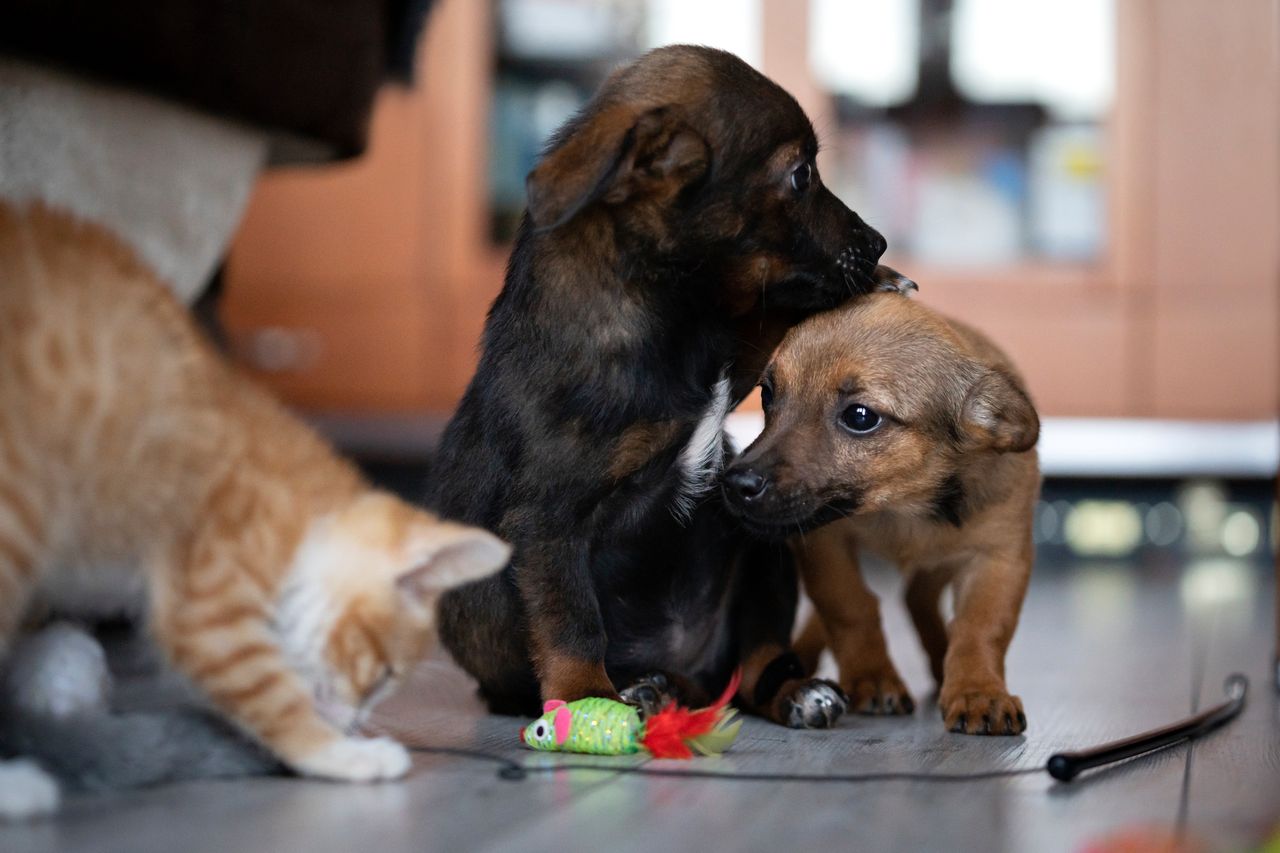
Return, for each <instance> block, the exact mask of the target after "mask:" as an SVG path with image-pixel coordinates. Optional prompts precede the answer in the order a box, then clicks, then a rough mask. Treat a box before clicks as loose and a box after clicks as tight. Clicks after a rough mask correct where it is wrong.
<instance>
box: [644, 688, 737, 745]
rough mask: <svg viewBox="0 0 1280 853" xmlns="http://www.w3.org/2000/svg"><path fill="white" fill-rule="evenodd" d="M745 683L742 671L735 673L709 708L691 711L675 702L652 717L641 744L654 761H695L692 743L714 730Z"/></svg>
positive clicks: (646, 723) (646, 725)
mask: <svg viewBox="0 0 1280 853" xmlns="http://www.w3.org/2000/svg"><path fill="white" fill-rule="evenodd" d="M741 680H742V672H741V671H735V672H734V673H733V678H731V679H729V686H728V687H726V688H725V690H724V693H722V694H721V695H720V698H719V699H717V700H716V701H715V703H714V704H712V705H709V706H708V707H706V708H699V709H698V710H696V711H695V710H691V709H689V708H683V707H681V706H680V705H677V704H675V703H674V702H673V703H671V704H670V705H668V706H667V707H665V708H663V709H662V710H661V711H659V712H658V713H656V714H654V715H653V716H652V717H650V718H649V719H648V720H647V721H646V722H645V726H644V736H643V737H641V738H640V744H641V745H642V746H643V747H644V748H645V749H647V750H648V751H649V754H651V755H652V756H653V757H654V758H692V757H693V750H691V749H689V744H688V743H687V741H689V740H690V739H691V738H696V737H698V736H700V735H705V734H706V733H707V732H709V731H711V730H712V729H713V728H715V726H716V723H718V722H720V718H721V716H722V715H723V713H724V709H725V706H727V705H728V704H729V700H730V699H732V698H733V695H734V694H735V693H737V692H738V683H739V682H740V681H741Z"/></svg>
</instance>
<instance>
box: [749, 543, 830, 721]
mask: <svg viewBox="0 0 1280 853" xmlns="http://www.w3.org/2000/svg"><path fill="white" fill-rule="evenodd" d="M739 563H740V565H739V572H738V589H737V596H736V601H735V608H736V612H735V614H734V618H735V620H736V621H737V625H738V636H739V638H740V643H741V646H740V649H741V651H740V655H741V658H740V659H741V661H742V683H741V684H740V685H739V687H738V701H739V704H741V705H742V706H743V707H744V708H746V709H747V710H750V711H751V712H753V713H755V714H759V715H760V716H762V717H765V718H767V719H770V720H773V721H774V722H775V723H781V724H782V725H784V726H790V727H792V728H796V729H825V728H830V727H831V726H833V725H835V722H836V720H838V719H840V717H841V716H842V715H843V714H844V712H845V709H846V708H847V706H848V700H847V698H846V697H845V696H844V694H843V692H842V691H841V690H840V688H839V687H837V686H836V685H835V684H832V683H831V682H830V681H827V680H826V679H822V678H809V677H807V675H806V674H805V669H804V666H803V665H802V664H801V663H800V659H799V658H798V657H797V656H796V654H795V652H793V651H791V646H790V640H791V629H792V626H793V625H794V623H795V613H796V604H797V599H798V590H797V582H796V574H795V566H794V564H793V563H792V559H791V555H790V554H789V553H787V552H786V550H785V548H782V547H777V546H773V545H764V544H755V543H753V544H751V545H748V546H747V548H746V553H744V554H743V555H742V558H741V559H740V561H739Z"/></svg>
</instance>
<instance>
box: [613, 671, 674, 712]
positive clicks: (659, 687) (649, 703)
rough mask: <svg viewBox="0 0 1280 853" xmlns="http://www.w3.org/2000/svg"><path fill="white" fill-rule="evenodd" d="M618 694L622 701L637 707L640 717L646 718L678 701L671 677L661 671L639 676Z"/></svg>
mask: <svg viewBox="0 0 1280 853" xmlns="http://www.w3.org/2000/svg"><path fill="white" fill-rule="evenodd" d="M619 695H620V696H621V697H622V701H623V702H626V703H627V704H628V705H633V706H635V707H636V708H638V709H639V711H640V717H641V719H648V718H649V717H651V716H653V715H654V714H656V713H658V712H659V711H661V710H662V709H663V708H665V707H667V706H668V705H670V704H671V703H673V702H676V701H678V697H677V696H676V693H675V689H674V688H673V687H672V685H671V679H669V678H667V676H666V675H665V674H664V673H661V672H651V673H649V674H647V675H643V676H641V677H640V678H639V679H637V680H636V682H635V683H634V684H632V685H631V686H630V687H627V688H626V689H624V690H623V691H622V692H621V693H620V694H619Z"/></svg>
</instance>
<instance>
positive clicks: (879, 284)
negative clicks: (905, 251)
mask: <svg viewBox="0 0 1280 853" xmlns="http://www.w3.org/2000/svg"><path fill="white" fill-rule="evenodd" d="M871 278H872V280H873V281H874V282H875V290H876V291H877V292H880V293H898V294H901V295H903V296H910V295H911V291H913V290H919V289H920V288H919V286H918V285H917V284H916V283H915V282H914V281H912V280H911V279H909V278H907V277H906V276H905V275H903V274H902V273H900V272H898V271H897V270H895V269H894V268H893V267H887V266H885V265H884V264H878V265H877V266H876V268H875V270H874V271H873V272H872V273H871Z"/></svg>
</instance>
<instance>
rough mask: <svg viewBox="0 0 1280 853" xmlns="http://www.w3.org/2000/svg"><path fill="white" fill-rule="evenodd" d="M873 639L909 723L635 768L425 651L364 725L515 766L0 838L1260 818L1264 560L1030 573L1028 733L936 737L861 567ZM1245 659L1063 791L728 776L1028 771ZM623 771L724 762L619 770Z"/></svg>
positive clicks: (422, 760)
mask: <svg viewBox="0 0 1280 853" xmlns="http://www.w3.org/2000/svg"><path fill="white" fill-rule="evenodd" d="M871 583H872V586H873V587H874V588H875V589H877V590H878V591H879V592H881V593H882V594H883V597H884V600H885V602H886V603H885V606H884V613H885V623H886V628H887V631H888V634H889V641H890V647H891V653H892V654H893V656H894V658H895V661H896V662H897V663H898V665H899V667H900V669H901V671H902V673H903V675H904V677H905V678H906V679H907V681H908V683H909V685H910V686H911V688H912V690H913V691H914V692H915V694H916V697H917V699H918V700H920V701H919V705H920V707H919V709H918V710H917V711H916V713H915V714H914V715H913V716H911V717H906V718H874V717H860V716H854V717H848V718H846V719H845V720H842V721H841V723H840V724H839V726H838V727H837V728H835V729H833V730H831V731H791V730H787V729H783V728H780V727H777V726H773V725H770V724H767V723H764V722H762V721H759V720H754V719H753V720H748V721H747V722H746V724H745V726H744V727H743V730H742V734H741V736H740V737H739V740H738V742H737V743H736V744H735V745H734V747H733V750H732V751H731V752H730V753H729V754H728V755H726V756H724V757H722V758H719V759H699V760H697V761H692V762H671V761H666V762H655V761H650V760H648V759H646V758H644V757H643V756H634V757H628V758H624V759H601V758H592V757H589V756H560V755H551V754H543V753H533V752H530V751H528V750H525V749H523V748H522V747H521V746H520V744H519V743H518V740H517V732H518V729H519V726H520V725H522V724H523V723H524V722H526V721H524V720H518V719H515V718H510V717H494V716H490V715H487V714H485V713H484V710H483V708H482V707H481V706H480V704H479V702H478V701H477V700H476V699H475V698H474V689H473V687H472V685H471V683H470V682H469V680H468V679H467V678H466V677H465V676H464V675H463V674H462V673H461V672H459V671H458V670H457V669H456V667H454V666H453V665H452V664H449V663H448V662H447V661H444V660H442V659H438V660H434V661H432V662H430V663H428V664H427V665H426V666H425V667H424V668H423V669H422V670H421V671H420V672H419V673H417V675H416V677H415V679H414V681H413V683H412V684H411V685H410V686H409V688H408V689H407V690H406V691H405V692H404V693H403V694H402V695H400V696H398V697H396V698H395V699H393V700H391V702H389V703H388V704H387V705H386V706H384V707H383V708H381V709H379V713H378V715H377V717H376V723H377V725H378V726H379V727H380V728H382V729H385V730H387V731H389V732H392V733H394V734H396V735H397V736H399V737H401V738H403V739H405V740H406V741H408V742H410V743H412V744H417V745H427V746H430V745H435V746H447V747H462V748H467V749H474V750H481V751H484V752H485V753H487V754H490V755H492V756H497V757H499V758H505V759H509V760H515V761H518V762H521V763H523V764H525V765H527V766H530V767H534V766H537V767H548V766H555V765H558V764H562V763H566V762H568V763H572V764H574V765H584V764H585V765H594V766H597V767H599V768H600V769H576V770H565V771H559V772H552V773H545V774H544V773H531V774H530V775H529V777H528V778H526V779H525V780H524V781H507V780H504V779H501V778H499V777H498V775H497V772H496V771H497V767H498V765H497V764H495V763H494V762H492V761H486V760H482V759H477V758H474V757H458V756H448V755H437V754H431V753H418V754H417V755H416V756H415V767H414V772H413V775H412V776H411V777H410V778H409V779H408V780H407V781H406V782H405V783H403V784H387V785H379V786H369V787H361V786H342V785H329V784H323V783H317V782H307V781H300V780H290V779H249V780H239V781H227V782H205V783H192V784H186V785H175V786H170V787H167V788H161V789H156V790H149V791H134V792H124V793H115V794H105V795H94V796H77V797H72V798H70V800H69V801H68V803H67V805H66V808H65V810H64V812H63V814H62V815H61V816H60V817H59V818H58V819H57V820H54V821H48V822H44V823H35V824H29V825H20V826H4V827H0V851H4V853H27V851H31V853H46V851H48V853H52V851H86V853H116V851H119V853H150V851H165V853H169V851H176V853H205V851H209V853H213V851H218V853H234V851H242V850H243V851H259V850H262V851H291V850H306V851H309V853H327V851H356V853H361V851H365V850H367V851H369V853H373V851H375V850H376V851H377V853H394V851H400V850H412V851H431V850H442V851H469V850H479V851H522V853H525V851H543V850H545V851H555V853H565V851H574V850H590V851H593V853H600V851H607V853H615V851H629V850H636V851H641V850H643V851H646V853H653V851H657V852H658V853H675V851H684V850H698V851H702V850H722V849H723V850H735V851H736V850H744V851H751V850H760V851H766V850H767V851H777V850H779V849H784V850H824V851H827V850H833V849H838V850H845V849H857V850H903V851H908V850H909V851H919V850H947V851H969V850H973V851H978V850H981V851H999V850H1007V851H1037V853H1039V851H1049V853H1052V851H1076V850H1081V849H1082V848H1083V847H1084V846H1085V845H1086V844H1087V843H1089V842H1090V841H1092V840H1096V839H1098V838H1101V837H1105V836H1108V835H1110V834H1113V833H1115V832H1117V831H1122V830H1125V829H1127V828H1134V827H1148V828H1152V829H1156V830H1160V831H1165V832H1174V831H1177V830H1178V828H1179V827H1184V828H1185V830H1186V831H1187V832H1188V833H1189V834H1191V835H1192V836H1194V837H1196V838H1199V839H1203V840H1204V841H1205V842H1206V843H1207V845H1208V847H1209V849H1211V850H1234V849H1247V848H1248V847H1249V846H1253V845H1256V844H1257V843H1258V842H1259V841H1260V840H1262V839H1263V838H1265V837H1266V836H1267V834H1268V833H1269V832H1270V831H1271V830H1272V829H1273V827H1274V826H1275V824H1276V821H1277V820H1280V808H1278V806H1280V700H1277V695H1276V692H1275V690H1274V688H1273V687H1272V685H1271V683H1270V681H1269V680H1268V674H1269V671H1270V670H1269V665H1270V656H1271V646H1270V643H1271V638H1272V636H1273V633H1272V631H1271V624H1272V623H1271V619H1272V618H1273V616H1272V615H1271V614H1272V609H1271V608H1272V605H1271V595H1273V593H1274V585H1273V582H1272V581H1271V579H1270V572H1269V570H1268V568H1267V567H1266V566H1264V565H1260V564H1250V563H1242V562H1230V561H1216V562H1212V561H1211V562H1192V563H1189V564H1187V565H1185V566H1184V565H1182V564H1179V563H1176V562H1172V561H1154V562H1153V561H1146V562H1143V561H1120V562H1110V563H1108V562H1097V563H1073V564H1070V565H1059V566H1055V565H1048V566H1042V567H1040V568H1038V569H1037V572H1036V574H1035V577H1034V579H1033V582H1032V585H1031V590H1030V593H1029V595H1028V600H1027V603H1026V607H1025V609H1024V612H1023V617H1022V622H1021V626H1020V628H1019V631H1018V635H1017V637H1016V638H1015V640H1014V644H1013V647H1012V649H1011V651H1010V655H1009V660H1008V677H1009V683H1010V686H1011V688H1012V689H1013V690H1014V692H1016V693H1018V694H1020V695H1021V696H1022V698H1023V700H1024V703H1025V705H1026V708H1027V714H1028V717H1029V721H1030V728H1029V730H1028V732H1027V734H1026V735H1025V736H1023V737H1018V738H978V737H967V736H961V735H954V734H950V733H947V732H945V731H943V728H942V721H941V719H940V717H939V715H938V712H937V709H936V707H934V706H933V704H932V702H931V697H930V693H931V691H932V685H931V684H930V681H929V677H928V673H927V667H926V665H925V661H924V656H923V654H922V652H921V651H920V648H919V644H918V643H917V642H916V640H915V638H914V636H913V634H912V632H911V630H910V627H909V625H908V621H907V618H906V615H905V612H904V611H903V608H902V607H901V604H900V603H898V601H897V595H898V592H899V590H900V581H899V580H898V579H897V577H896V576H895V575H893V574H892V573H888V572H882V571H876V572H873V574H872V577H871ZM1235 669H1242V670H1244V671H1245V672H1246V673H1247V674H1249V675H1250V677H1251V678H1253V679H1254V684H1253V690H1252V693H1251V696H1250V701H1249V705H1248V708H1247V710H1246V712H1245V714H1244V716H1243V718H1242V719H1241V720H1239V721H1237V722H1236V723H1234V724H1232V725H1230V726H1228V727H1226V728H1225V729H1223V730H1221V731H1219V732H1218V733H1216V734H1214V735H1212V736H1211V737H1209V738H1206V739H1204V740H1202V741H1200V742H1198V743H1196V744H1195V745H1194V746H1193V747H1191V748H1190V749H1188V748H1187V747H1186V746H1182V747H1177V748H1173V749H1170V750H1166V751H1164V752H1161V753H1158V754H1155V755H1152V756H1147V757H1143V758H1139V759H1134V760H1131V761H1128V762H1125V763H1123V764H1120V765H1117V766H1115V767H1113V768H1110V769H1106V770H1101V771H1095V772H1093V773H1089V774H1086V775H1084V776H1083V777H1081V779H1080V780H1079V781H1077V782H1075V783H1072V784H1069V785H1064V784H1059V783H1056V782H1054V781H1053V780H1051V779H1050V778H1049V777H1048V776H1047V774H1043V773H1039V772H1035V773H1033V774H1031V775H1022V776H1015V777H1009V778H1001V779H994V780H984V781H973V780H968V781H964V782H958V783H939V782H923V781H913V780H902V781H887V782H866V783H858V784H848V783H813V782H794V781H791V782H787V781H769V782H747V781H739V780H733V779H730V778H727V777H728V776H729V775H730V774H733V773H773V774H778V773H806V774H813V773H828V774H849V773H877V772H885V771H895V772H910V773H975V772H980V771H987V770H1004V769H1011V770H1017V769H1024V768H1032V769H1034V768H1041V767H1043V766H1044V763H1045V762H1046V761H1047V759H1048V757H1049V755H1051V754H1052V753H1054V752H1056V751H1059V750H1062V749H1069V748H1078V747H1082V746H1088V745H1093V744H1096V743H1100V742H1103V741H1106V740H1110V739H1114V738H1117V737H1123V736H1126V735H1130V734H1133V733H1135V732H1138V731H1142V730H1145V729H1150V728H1153V727H1155V726H1157V725H1161V724H1163V723H1166V722H1168V721H1170V720H1174V719H1177V718H1180V717H1183V716H1186V715H1187V714H1188V713H1189V712H1190V710H1191V708H1192V707H1193V706H1195V705H1200V706H1205V705H1208V704H1210V703H1212V702H1214V701H1217V699H1218V697H1219V696H1220V695H1221V681H1222V679H1223V678H1224V677H1225V676H1226V675H1227V674H1228V673H1229V672H1231V671H1234V670H1235ZM629 767H643V768H645V769H648V768H655V767H660V768H667V769H671V770H675V771H683V772H686V773H687V772H688V771H697V772H707V773H717V774H722V775H724V776H725V777H726V778H711V779H707V778H693V777H688V778H672V777H655V776H646V775H636V774H632V773H629V772H626V768H629Z"/></svg>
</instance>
